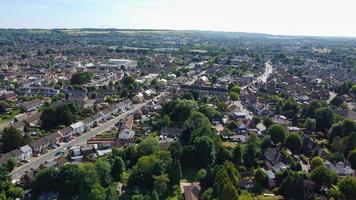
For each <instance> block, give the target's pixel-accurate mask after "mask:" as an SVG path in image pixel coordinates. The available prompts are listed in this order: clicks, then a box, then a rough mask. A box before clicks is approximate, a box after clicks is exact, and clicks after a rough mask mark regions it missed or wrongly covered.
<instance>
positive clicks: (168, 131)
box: [160, 127, 183, 138]
mask: <svg viewBox="0 0 356 200" xmlns="http://www.w3.org/2000/svg"><path fill="white" fill-rule="evenodd" d="M182 131H183V130H182V129H181V128H178V127H164V128H162V129H161V131H160V135H163V136H166V137H170V138H174V137H179V136H180V135H181V134H182Z"/></svg>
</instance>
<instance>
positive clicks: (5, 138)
mask: <svg viewBox="0 0 356 200" xmlns="http://www.w3.org/2000/svg"><path fill="white" fill-rule="evenodd" d="M1 140H2V144H3V151H4V152H9V151H12V150H14V149H17V148H18V147H20V146H22V145H24V140H23V137H22V135H21V133H20V131H19V130H18V129H16V128H14V127H12V126H10V127H8V128H4V131H3V135H2V138H1Z"/></svg>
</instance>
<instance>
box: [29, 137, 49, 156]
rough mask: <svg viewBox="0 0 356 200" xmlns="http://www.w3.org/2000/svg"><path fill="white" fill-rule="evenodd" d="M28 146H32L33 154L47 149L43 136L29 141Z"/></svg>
mask: <svg viewBox="0 0 356 200" xmlns="http://www.w3.org/2000/svg"><path fill="white" fill-rule="evenodd" d="M29 146H30V147H31V148H32V152H33V153H34V154H39V153H43V152H45V151H47V148H48V142H47V140H45V139H44V138H40V139H38V140H36V141H34V142H31V143H30V144H29Z"/></svg>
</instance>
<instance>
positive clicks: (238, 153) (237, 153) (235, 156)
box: [232, 144, 243, 165]
mask: <svg viewBox="0 0 356 200" xmlns="http://www.w3.org/2000/svg"><path fill="white" fill-rule="evenodd" d="M242 156H243V151H242V147H241V145H240V144H237V145H236V146H235V148H234V150H233V153H232V161H233V162H234V164H235V165H240V164H241V163H242V160H243V157H242Z"/></svg>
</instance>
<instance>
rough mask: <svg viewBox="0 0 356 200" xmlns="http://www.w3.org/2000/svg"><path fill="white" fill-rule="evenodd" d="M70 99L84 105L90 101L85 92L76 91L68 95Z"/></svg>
mask: <svg viewBox="0 0 356 200" xmlns="http://www.w3.org/2000/svg"><path fill="white" fill-rule="evenodd" d="M68 101H71V102H75V103H77V104H79V105H81V106H84V105H85V104H86V103H87V102H88V101H89V98H88V96H87V95H86V94H85V93H75V94H72V95H70V96H69V97H68Z"/></svg>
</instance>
